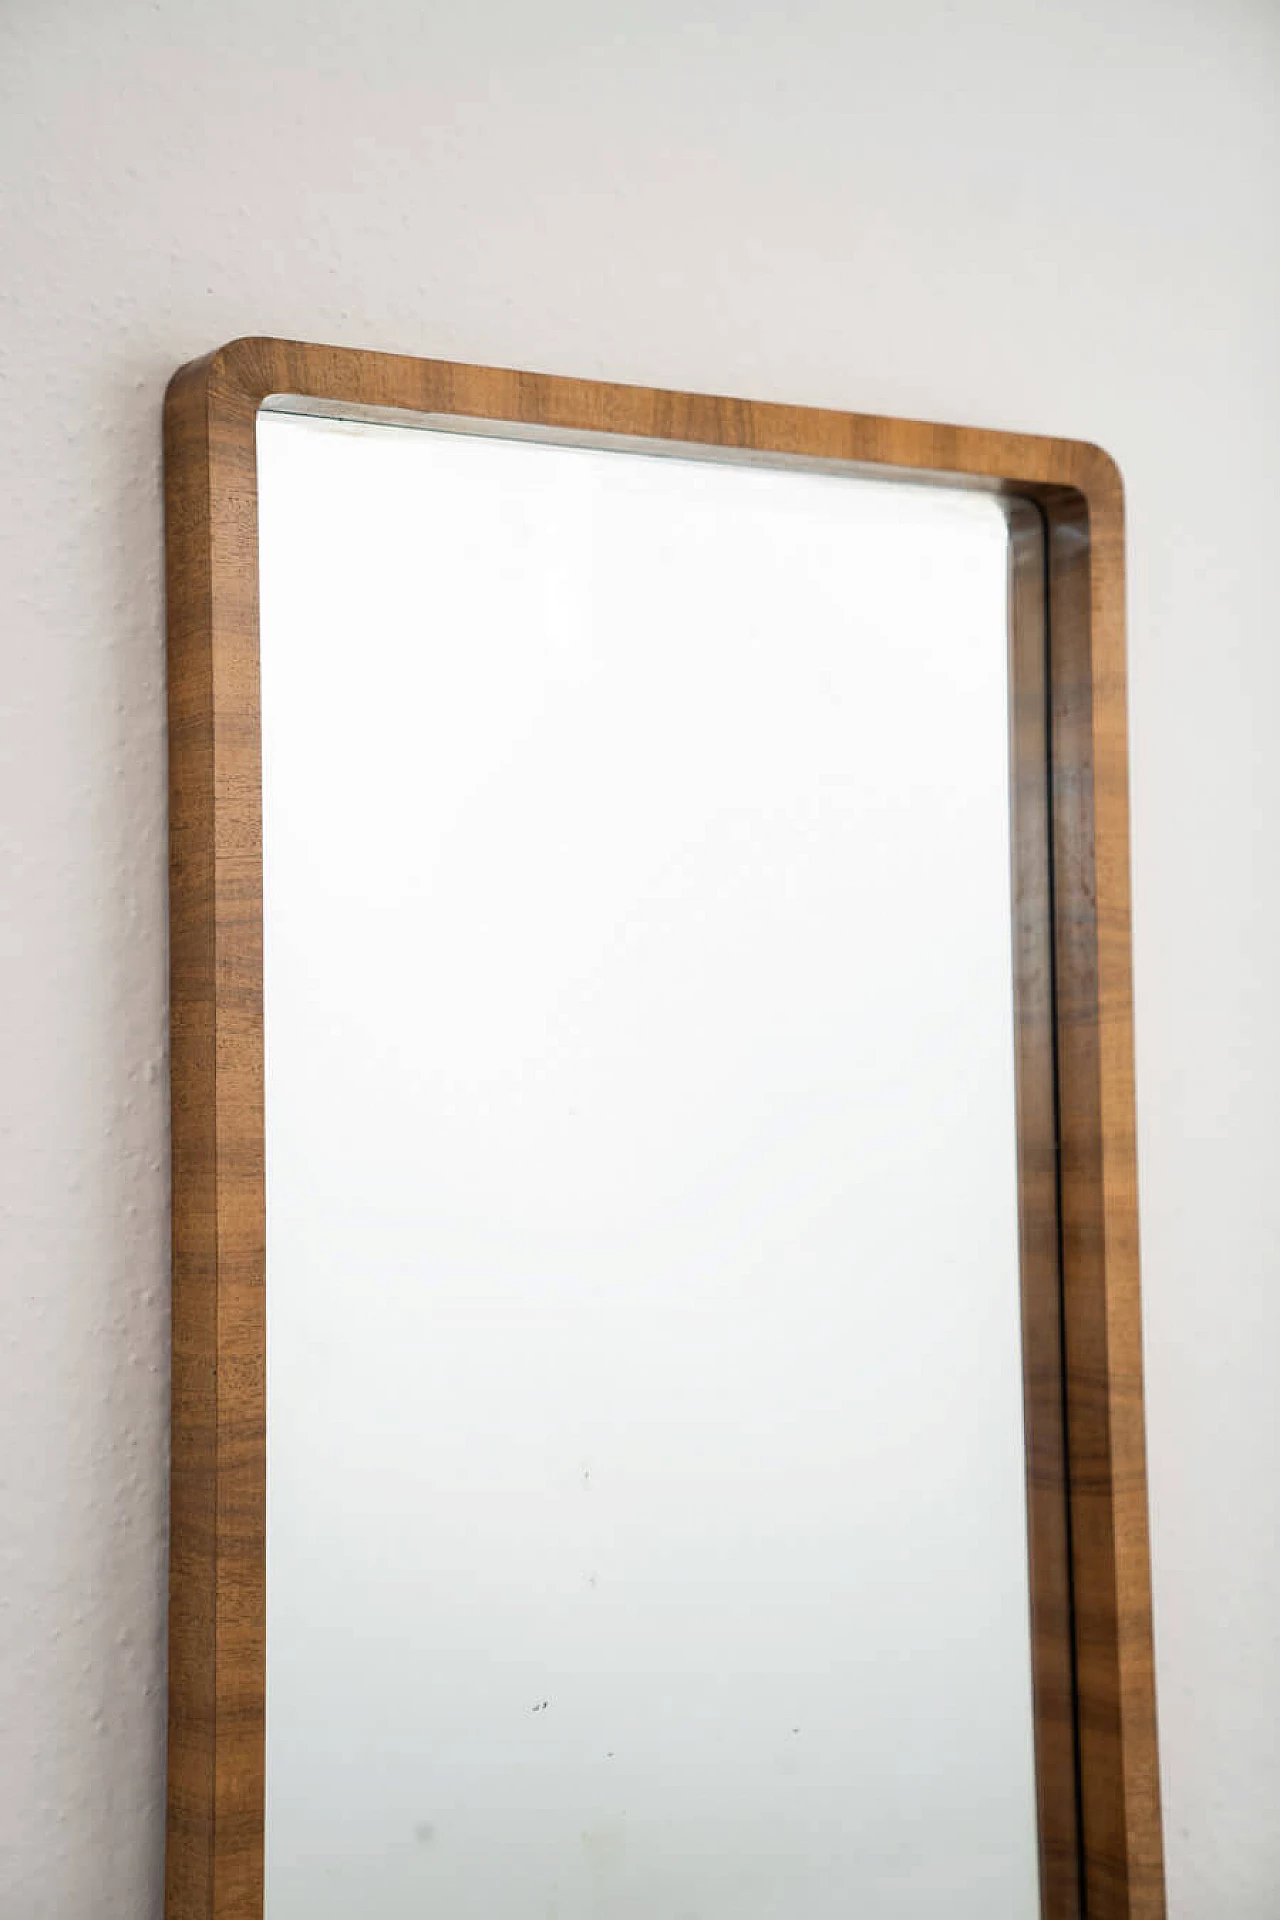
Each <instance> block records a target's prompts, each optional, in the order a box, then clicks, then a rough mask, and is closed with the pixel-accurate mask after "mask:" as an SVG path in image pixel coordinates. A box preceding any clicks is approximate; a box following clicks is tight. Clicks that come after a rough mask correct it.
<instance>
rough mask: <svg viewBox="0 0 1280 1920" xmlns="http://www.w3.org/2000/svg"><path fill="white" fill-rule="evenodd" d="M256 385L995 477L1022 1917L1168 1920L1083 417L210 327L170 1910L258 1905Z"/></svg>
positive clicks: (175, 1530)
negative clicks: (1034, 1877) (1031, 1726)
mask: <svg viewBox="0 0 1280 1920" xmlns="http://www.w3.org/2000/svg"><path fill="white" fill-rule="evenodd" d="M264 404H276V405H280V404H284V405H286V406H289V407H291V408H293V409H294V410H297V411H309V412H319V413H324V414H329V415H335V416H346V417H352V416H354V417H357V418H372V419H377V418H382V417H388V418H394V419H396V420H398V421H399V422H400V423H401V424H405V416H406V415H414V416H417V421H418V424H423V425H427V424H433V423H434V424H436V425H449V424H451V423H452V424H454V425H459V424H466V423H469V424H471V425H472V426H474V427H476V428H477V429H478V430H481V431H485V430H487V431H495V430H498V431H507V432H514V433H524V434H526V435H530V436H532V437H535V438H546V439H551V438H557V437H560V438H568V439H571V440H575V441H587V442H589V443H593V444H597V445H605V444H609V443H610V442H611V441H612V442H622V443H624V444H628V443H629V444H634V443H635V442H637V441H640V442H643V443H645V444H646V445H647V446H648V447H649V448H650V450H652V451H667V452H681V453H685V454H699V453H700V454H701V455H703V456H704V457H722V458H731V459H733V458H737V459H740V458H744V457H746V458H756V459H763V460H765V461H766V462H768V463H770V464H773V463H777V464H788V463H792V462H798V463H801V464H803V465H806V466H820V467H824V468H825V467H832V466H835V467H838V468H842V469H844V470H847V471H851V472H856V473H861V474H866V475H870V476H873V477H878V478H882V479H883V478H891V477H895V476H896V477H900V478H911V477H914V478H915V479H917V480H921V479H924V480H932V481H934V482H945V483H946V484H949V485H967V486H973V487H978V488H981V489H984V490H986V491H988V492H991V493H993V494H995V495H996V496H998V497H999V498H1000V499H1001V500H1002V501H1003V502H1004V503H1005V509H1006V513H1007V516H1008V520H1009V525H1010V534H1011V539H1010V552H1011V593H1010V608H1011V613H1010V623H1011V660H1012V664H1013V679H1012V700H1011V705H1012V770H1013V773H1012V788H1013V795H1014V809H1013V810H1014V821H1013V857H1014V864H1015V893H1014V920H1015V928H1014V944H1015V986H1016V998H1017V1009H1016V1028H1017V1048H1018V1109H1019V1111H1018V1134H1019V1190H1020V1210H1021V1243H1022V1293H1023V1348H1024V1402H1025V1408H1026V1433H1027V1489H1028V1516H1029V1536H1030V1556H1031V1593H1032V1648H1033V1678H1034V1703H1035V1729H1036V1773H1037V1792H1038V1805H1039V1823H1040V1861H1041V1885H1042V1898H1043V1913H1044V1920H1161V1917H1162V1916H1163V1914H1164V1911H1165V1905H1164V1874H1163V1862H1162V1847H1161V1833H1160V1800H1159V1779H1158V1770H1157V1750H1156V1722H1155V1686H1154V1675H1153V1663H1152V1639H1151V1591H1150V1570H1149V1550H1148V1525H1147V1485H1146V1463H1145V1441H1144V1431H1143V1399H1142V1354H1141V1322H1140V1307H1139V1287H1138V1231H1137V1193H1136V1177H1135V1156H1134V1095H1133V1032H1132V988H1131V968H1130V933H1129V837H1128V791H1127V787H1128V766H1127V740H1126V712H1125V660H1124V507H1123V495H1122V488H1121V482H1120V476H1119V473H1118V471H1117V469H1116V467H1115V465H1114V463H1113V462H1112V461H1111V460H1110V459H1109V458H1108V456H1107V455H1106V454H1105V453H1103V452H1102V451H1101V450H1100V449H1098V448H1097V447H1094V446H1091V445H1088V444H1085V443H1082V442H1078V441H1069V440H1055V439H1045V438H1038V437H1033V436H1029V435H1025V434H1009V433H995V432H984V431H977V430H974V429H971V428H960V427H949V426H938V425H931V424H927V423H922V422H917V421H906V420H894V419H885V418H880V417H877V416H874V415H866V414H852V413H835V412H829V411H825V410H820V409H817V408H811V407H789V406H777V405H772V404H766V403H763V402H754V401H742V400H727V399H719V398H714V397H711V396H708V395H704V394H685V393H668V392H661V391H657V390H653V389H650V388H645V387H624V386H613V385H608V384H605V383H603V382H598V381H581V380H566V379H558V378H552V377H549V376H546V375H540V374H529V373H517V372H511V371H506V370H502V369H495V368H490V367H472V366H461V365H455V364H451V363H449V362H445V361H438V360H418V359H407V358H402V357H398V356H394V355H391V354H383V353H361V352H355V351H350V350H348V349H345V348H337V347H321V346H306V345H301V344H298V343H295V342H289V341H282V340H270V339H246V340H237V341H234V342H232V343H231V345H229V346H226V347H223V348H222V349H220V351H218V352H216V353H214V354H212V355H210V356H209V357H208V358H207V359H204V360H201V361H199V362H196V363H195V364H193V365H191V366H188V367H184V368H183V369H182V370H181V371H180V372H179V373H178V374H177V375H176V376H175V377H174V380H173V382H172V383H171V385H170V388H169V393H168V397H167V401H166V408H165V486H166V495H165V497H166V514H167V555H168V561H167V584H168V684H169V692H168V699H169V793H170V827H169V832H170V886H171V931H170V956H171V958H170V967H171V987H172V999H171V1030H172V1123H173V1389H172V1395H173V1452H172V1477H171V1489H172V1491H171V1520H170V1539H171V1546H170V1575H169V1578H170V1600H169V1753H168V1769H169V1779H168V1822H167V1860H166V1913H167V1915H168V1920H261V1916H262V1905H263V1884H262V1879H263V1792H264V1765H263V1756H264V1682H265V1663H266V1648H265V1568H266V1506H265V1487H266V1476H265V1467H266V1403H265V1316H264V1284H265V1208H264V1181H263V1052H262V824H261V737H260V736H261V725H260V713H259V703H258V516H257V452H256V440H255V428H256V420H257V415H258V411H259V409H260V408H261V407H263V406H264ZM483 423H487V424H483ZM424 564H425V565H429V560H426V561H424ZM655 1920H656V1916H655ZM993 1920H995V1917H994V1916H993Z"/></svg>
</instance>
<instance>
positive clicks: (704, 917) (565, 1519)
mask: <svg viewBox="0 0 1280 1920" xmlns="http://www.w3.org/2000/svg"><path fill="white" fill-rule="evenodd" d="M259 456H260V480H261V514H262V519H261V527H262V560H261V587H262V711H263V753H264V867H265V979H266V1039H267V1055H266V1061H267V1076H266V1120H267V1232H268V1246H267V1299H268V1455H267V1457H268V1638H267V1829H266V1862H267V1908H266V1911H267V1920H338V1916H343V1920H350V1916H353V1915H357V1914H360V1915H370V1916H376V1920H410V1917H411V1916H412V1920H423V1916H428V1915H432V1916H439V1920H850V1916H851V1915H858V1916H867V1920H926V1916H927V1917H928V1920H943V1916H945V1920H992V1917H993V1916H997V1915H998V1916H999V1920H1034V1917H1035V1916H1036V1915H1037V1914H1038V1911H1039V1896H1038V1885H1037V1867H1036V1816H1035V1794H1034V1772H1033V1755H1032V1710H1031V1678H1030V1632H1029V1598H1028V1574H1027V1521H1026V1503H1025V1492H1024V1462H1023V1427H1022V1403H1021V1394H1022V1383H1021V1355H1020V1332H1019V1303H1018V1241H1017V1171H1016V1141H1015V1131H1014V1128H1015V1106H1014V1050H1013V1015H1012V995H1013V988H1012V975H1011V901H1010V877H1009V870H1010V855H1009V774H1008V690H1007V583H1006V574H1007V532H1006V528H1005V524H1004V520H1003V516H1002V514H1001V512H1000V510H999V508H998V507H997V506H996V505H995V504H994V503H993V502H991V501H990V500H987V499H984V498H982V497H979V496H974V495H963V494H958V493H951V492H943V491H934V490H926V489H917V488H906V487H901V486H893V485H889V484H885V483H869V482H864V481H859V480H852V479H849V478H847V477H844V476H832V475H828V474H817V473H805V472H796V471H779V470H769V469H765V468H759V467H744V466H733V465H731V464H717V463H713V462H707V461H699V460H685V459H666V458H664V459H657V458H653V457H650V456H646V455H644V454H640V453H632V452H620V451H615V450H607V451H605V450H593V449H586V448H566V447H560V446H547V445H534V444H528V443H521V442H515V441H508V440H502V439H500V438H483V437H479V436H471V435H458V434H451V433H440V432H431V431H421V430H409V429H404V428H400V429H397V428H393V427H384V426H359V427H356V426H353V425H351V424H349V423H346V424H344V423H337V422H325V421H319V420H315V419H302V418H296V417H287V416H284V415H264V416H263V418H262V420H261V423H260V432H259Z"/></svg>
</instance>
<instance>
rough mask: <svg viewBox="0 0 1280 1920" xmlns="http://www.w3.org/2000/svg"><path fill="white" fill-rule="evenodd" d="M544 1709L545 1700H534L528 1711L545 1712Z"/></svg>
mask: <svg viewBox="0 0 1280 1920" xmlns="http://www.w3.org/2000/svg"><path fill="white" fill-rule="evenodd" d="M546 1710H547V1703H546V1701H545V1700H535V1701H534V1703H533V1705H532V1706H531V1707H530V1709H529V1711H530V1713H545V1712H546Z"/></svg>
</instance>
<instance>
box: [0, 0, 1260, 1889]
mask: <svg viewBox="0 0 1280 1920" xmlns="http://www.w3.org/2000/svg"><path fill="white" fill-rule="evenodd" d="M0 35H2V36H3V45H2V46H0V75H2V85H3V88H4V92H5V94H6V95H7V99H6V100H5V103H4V105H3V109H2V110H0V179H2V180H3V207H2V209H0V261H2V262H3V268H2V269H0V274H2V279H3V296H2V297H3V347H4V354H5V360H4V376H5V388H4V395H3V409H2V412H0V420H2V422H3V446H4V465H3V476H4V482H5V487H6V510H5V512H4V513H3V515H2V516H0V581H2V583H3V607H4V625H3V641H4V650H3V672H2V674H0V715H2V725H0V745H2V751H3V773H2V775H0V842H2V845H3V861H4V865H3V871H4V882H3V896H2V900H0V949H2V951H3V978H2V981H0V1027H2V1032H3V1038H2V1046H3V1052H2V1056H0V1058H2V1078H0V1123H2V1124H3V1128H4V1152H3V1167H2V1176H0V1177H2V1179H3V1203H4V1211H3V1226H2V1227H0V1250H2V1252H3V1262H4V1290H3V1305H4V1315H3V1354H2V1360H0V1367H2V1376H0V1473H2V1475H3V1482H4V1496H3V1498H4V1520H3V1535H2V1539H3V1553H4V1556H5V1560H4V1567H3V1574H2V1578H0V1607H2V1609H3V1611H2V1613H0V1622H2V1626H0V1688H2V1693H3V1700H2V1702H0V1729H2V1731H0V1742H2V1748H0V1763H2V1766H3V1778H2V1779H0V1846H2V1848H3V1851H2V1853H0V1914H2V1915H3V1916H4V1920H42V1917H43V1916H48V1917H49V1920H81V1917H82V1916H87V1917H90V1920H155V1916H157V1915H158V1914H159V1910H160V1891H159V1889H160V1858H161V1837H162V1748H163V1705H164V1684H163V1642H164V1611H163V1606H164V1600H163V1595H164V1562H165V1549H164V1521H165V1496H164V1472H165V1421H166V1393H167V1379H166V1342H167V1333H168V1328H167V1287H168V1273H167V1234H168V1227H167V1220H166V1198H167V1183H166V1122H165V1102H166V1090H165V1002H164V971H165V893H164V885H165V875H164V815H165V803H164V735H163V656H162V648H161V594H160V556H161V519H160V491H159V424H160V401H161V394H162V391H163V387H164V383H165V380H166V377H167V375H168V374H169V372H170V371H171V369H172V368H173V367H174V366H176V365H177V364H178V363H179V362H180V361H182V360H184V359H186V358H189V357H190V356H192V355H195V354H198V353H200V352H202V351H203V350H205V349H206V348H208V347H210V346H212V345H214V344H215V343H217V342H219V341H221V340H224V339H226V338H228V337H230V336H232V335H234V334H237V333H244V332H275V333H282V334H292V335H298V336H301V337H306V338H312V339H322V340H323V339H330V340H337V341H344V342H348V343H351V344H353V345H360V346H370V347H383V348H394V349H397V350H400V351H404V352H409V353H419V352H420V353H431V354H440V355H446V356H455V357H458V358H473V359H480V360H489V361H497V362H505V363H508V364H518V365H527V366H533V367H542V368H545V369H547V370H550V371H554V372H563V373H583V374H599V375H604V376H608V377H611V378H615V379H624V380H625V379H634V380H638V381H645V382H655V383H659V384H669V385H675V386H689V387H703V388H712V389H718V390H721V391H728V392H743V393H747V394H753V395H758V396H761V397H770V396H771V397H776V398H779V399H788V400H798V401H810V402H816V403H819V404H826V405H832V406H851V407H859V408H867V409H876V410H883V411H888V412H902V413H910V414H918V415H934V416H940V417H944V418H954V419H958V420H965V421H971V422H975V423H978V424H982V425H992V426H1005V427H1014V428H1029V429H1037V430H1043V431H1048V432H1060V433H1065V434H1076V435H1081V436H1086V437H1089V438H1093V439H1097V440H1100V441H1102V442H1103V443H1104V444H1105V445H1107V446H1108V447H1109V448H1110V449H1111V450H1112V451H1113V452H1114V453H1115V455H1116V456H1117V457H1118V459H1119V460H1120V462H1121V464H1122V466H1123V468H1124V470H1125V473H1126V475H1127V479H1128V486H1129V501H1130V515H1131V520H1130V526H1131V563H1132V570H1131V614H1132V734H1133V773H1134V850H1135V888H1136V910H1137V933H1136V938H1137V981H1138V1014H1139V1026H1138V1042H1139V1085H1140V1102H1141V1114H1140V1152H1141V1170H1142V1179H1143V1225H1144V1231H1145V1253H1146V1273H1147V1348H1148V1358H1149V1380H1150V1444H1151V1467H1152V1494H1153V1502H1154V1530H1155V1562H1156V1600H1157V1607H1158V1622H1157V1627H1158V1655H1159V1677H1160V1684H1161V1709H1162V1721H1163V1736H1164V1773H1165V1788H1166V1801H1167V1816H1168V1847H1169V1863H1170V1879H1171V1889H1172V1904H1173V1911H1174V1915H1175V1920H1264V1916H1266V1917H1268V1920H1270V1917H1271V1916H1274V1915H1275V1914H1276V1913H1277V1912H1278V1911H1280V1823H1277V1820H1276V1817H1275V1809H1276V1806H1277V1804H1280V1747H1278V1744H1277V1741H1276V1735H1275V1727H1276V1722H1277V1718H1278V1717H1280V1529H1278V1528H1277V1524H1276V1500H1275V1491H1274V1488H1275V1482H1276V1477H1277V1469H1278V1468H1280V1414H1278V1413H1277V1406H1278V1405H1280V1395H1278V1394H1277V1391H1276V1384H1275V1382H1276V1374H1277V1366H1278V1360H1280V1284H1278V1281H1280V1274H1278V1272H1277V1268H1278V1266H1280V1260H1278V1248H1280V1181H1278V1180H1277V1178H1276V1173H1275V1161H1276V1147H1277V1132H1278V1123H1277V1113H1276V1102H1275V1088H1276V1085H1277V1083H1278V1082H1280V1014H1278V1013H1277V1009H1276V996H1275V985H1274V983H1275V981H1276V979H1277V978H1280V904H1278V902H1277V893H1276V888H1277V875H1278V874H1280V755H1277V754H1276V752H1275V750H1274V741H1273V736H1274V733H1275V722H1276V714H1277V707H1278V704H1280V646H1278V645H1277V639H1276V636H1277V630H1278V628H1280V569H1277V568H1276V566H1275V564H1274V560H1273V558H1272V553H1273V550H1274V530H1273V521H1274V508H1273V504H1272V502H1273V498H1274V467H1275V458H1276V449H1277V446H1280V373H1278V368H1280V357H1278V356H1277V354H1276V350H1275V327H1276V315H1277V304H1278V301H1277V296H1278V295H1280V260H1278V254H1277V235H1278V234H1280V113H1278V112H1277V107H1278V106H1280V9H1277V7H1276V6H1275V5H1274V4H1269V3H1268V0H1253V3H1250V0H1218V3H1217V4H1214V5H1210V4H1208V0H1200V4H1190V0H1079V3H1078V4H1076V5H1074V6H1070V7H1065V6H1057V5H1051V4H1049V0H972V3H971V4H969V5H967V6H965V7H963V8H961V7H958V6H955V5H951V4H947V3H946V0H892V3H891V0H880V3H879V4H870V3H869V0H794V4H792V5H790V6H785V7H784V6H782V5H780V4H776V3H775V4H771V5H768V6H766V5H757V4H751V3H750V0H738V4H731V3H730V0H648V3H647V4H640V0H620V3H619V4H614V5H612V6H597V5H593V4H588V0H547V3H546V4H544V5H541V6H538V7H536V8H535V7H532V6H524V7H521V6H517V5H513V4H504V0H469V4H467V5H465V6H456V5H454V6H446V5H444V4H438V5H433V4H421V3H420V0H416V3H414V4H410V0H370V4H367V5H365V6H361V7H357V6H351V5H349V4H346V3H345V0H341V3H340V0H311V3H310V4H308V5H303V4H302V3H301V0H221V4H218V5H206V4H197V0H183V3H182V4H178V3H177V0H159V4H153V3H151V0H145V3H144V0H110V4H102V0H93V3H92V4H91V3H90V0H8V4H7V6H6V8H5V10H4V16H3V21H2V22H0ZM655 1920H656V1917H655Z"/></svg>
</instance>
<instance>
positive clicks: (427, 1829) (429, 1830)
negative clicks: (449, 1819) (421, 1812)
mask: <svg viewBox="0 0 1280 1920" xmlns="http://www.w3.org/2000/svg"><path fill="white" fill-rule="evenodd" d="M413 1837H414V1839H415V1840H416V1841H417V1842H418V1844H419V1845H420V1846H424V1847H425V1846H427V1845H428V1844H429V1843H430V1842H431V1841H432V1840H434V1839H435V1837H436V1830H435V1828H434V1826H433V1825H432V1824H431V1822H430V1820H419V1822H418V1824H417V1826H416V1827H415V1828H414V1830H413Z"/></svg>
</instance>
